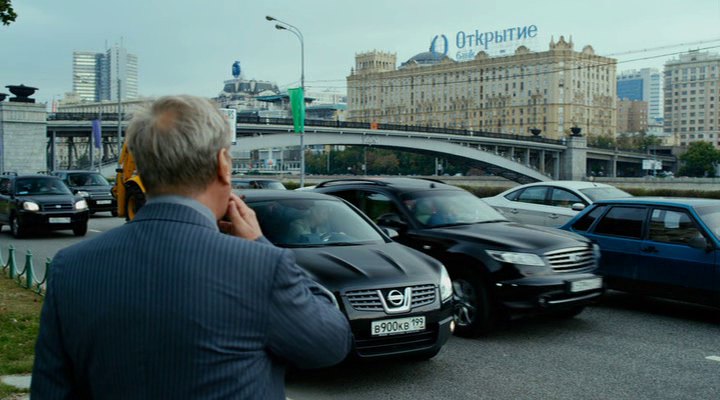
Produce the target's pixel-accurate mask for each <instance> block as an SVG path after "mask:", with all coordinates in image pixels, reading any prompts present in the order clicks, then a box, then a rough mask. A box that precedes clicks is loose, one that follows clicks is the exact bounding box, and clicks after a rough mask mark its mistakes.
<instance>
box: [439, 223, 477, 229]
mask: <svg viewBox="0 0 720 400" xmlns="http://www.w3.org/2000/svg"><path fill="white" fill-rule="evenodd" d="M476 223H477V222H453V223H452V224H438V225H433V226H431V228H447V227H450V226H461V225H472V224H476Z"/></svg>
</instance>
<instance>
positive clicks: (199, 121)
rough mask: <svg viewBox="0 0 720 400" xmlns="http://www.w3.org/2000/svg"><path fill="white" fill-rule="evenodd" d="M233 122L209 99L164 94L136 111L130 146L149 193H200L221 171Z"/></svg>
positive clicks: (129, 137)
mask: <svg viewBox="0 0 720 400" xmlns="http://www.w3.org/2000/svg"><path fill="white" fill-rule="evenodd" d="M229 131H230V127H229V126H228V124H227V122H226V120H225V118H224V117H223V115H222V114H221V113H220V111H219V110H218V108H217V107H216V106H215V105H214V104H213V103H211V102H210V100H208V99H205V98H202V97H194V96H186V95H183V96H166V97H161V98H159V99H158V100H156V101H154V102H153V103H152V104H151V105H149V106H146V107H144V108H142V109H139V110H137V111H136V112H134V113H133V119H132V121H130V126H129V127H128V130H127V136H126V137H127V145H128V149H129V150H130V153H131V154H132V155H133V157H134V158H135V162H136V164H137V171H138V173H139V174H140V176H141V178H142V181H143V184H144V185H145V188H146V189H147V191H148V193H149V194H150V195H152V194H154V193H178V194H180V193H197V192H201V191H203V190H204V189H205V188H206V187H207V186H208V185H209V184H210V183H211V182H212V181H213V179H214V177H215V176H217V168H218V158H217V154H218V152H219V151H220V150H222V149H224V148H229V147H230V140H231V139H230V132H229Z"/></svg>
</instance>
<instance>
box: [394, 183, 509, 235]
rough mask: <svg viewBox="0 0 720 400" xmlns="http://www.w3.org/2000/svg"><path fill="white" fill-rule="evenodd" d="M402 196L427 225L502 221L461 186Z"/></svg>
mask: <svg viewBox="0 0 720 400" xmlns="http://www.w3.org/2000/svg"><path fill="white" fill-rule="evenodd" d="M402 199H403V204H404V205H405V207H406V208H407V210H408V213H409V214H410V215H411V216H412V217H413V219H415V220H416V221H417V222H418V223H419V224H420V225H422V226H424V227H428V228H432V227H439V226H452V225H465V224H477V223H484V222H495V221H506V218H505V217H503V216H502V214H500V213H499V212H497V211H495V209H493V208H492V207H490V206H489V205H488V204H487V203H485V202H484V201H482V200H480V199H479V198H477V197H476V196H474V195H473V194H471V193H469V192H465V191H461V190H427V191H422V192H414V193H408V194H406V195H404V196H403V197H402Z"/></svg>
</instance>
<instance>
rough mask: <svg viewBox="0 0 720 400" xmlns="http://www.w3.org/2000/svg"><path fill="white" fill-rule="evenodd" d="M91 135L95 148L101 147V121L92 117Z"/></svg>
mask: <svg viewBox="0 0 720 400" xmlns="http://www.w3.org/2000/svg"><path fill="white" fill-rule="evenodd" d="M92 135H93V141H94V142H95V148H96V149H99V148H102V121H100V120H99V119H94V120H93V121H92Z"/></svg>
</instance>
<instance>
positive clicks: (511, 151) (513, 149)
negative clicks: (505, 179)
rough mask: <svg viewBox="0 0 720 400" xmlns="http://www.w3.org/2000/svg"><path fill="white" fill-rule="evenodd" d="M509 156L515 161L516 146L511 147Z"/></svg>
mask: <svg viewBox="0 0 720 400" xmlns="http://www.w3.org/2000/svg"><path fill="white" fill-rule="evenodd" d="M508 158H509V159H511V160H513V161H515V148H514V147H512V146H511V147H510V150H509V153H508Z"/></svg>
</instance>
